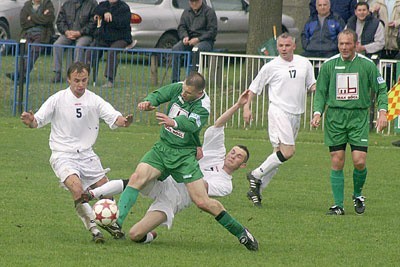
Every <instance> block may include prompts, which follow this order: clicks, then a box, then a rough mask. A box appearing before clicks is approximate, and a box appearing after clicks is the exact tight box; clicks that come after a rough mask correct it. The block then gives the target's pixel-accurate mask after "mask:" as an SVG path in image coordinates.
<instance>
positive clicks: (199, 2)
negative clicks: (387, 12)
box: [172, 0, 218, 82]
mask: <svg viewBox="0 0 400 267" xmlns="http://www.w3.org/2000/svg"><path fill="white" fill-rule="evenodd" d="M189 6H190V8H189V9H185V10H184V11H183V13H182V16H181V20H180V22H179V25H178V35H179V40H180V41H179V42H178V43H177V44H175V45H174V46H173V47H172V50H173V51H192V50H193V48H197V49H198V51H212V49H213V47H214V42H215V38H216V36H217V29H218V23H217V15H216V14H215V11H214V10H213V9H212V8H210V7H209V6H207V4H206V3H203V0H189ZM197 57H198V53H196V56H195V58H193V62H194V64H196V62H198V58H197ZM178 58H179V57H178V56H175V57H174V64H173V69H172V82H177V81H180V77H179V68H180V60H178Z"/></svg>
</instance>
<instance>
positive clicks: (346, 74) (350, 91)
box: [314, 53, 388, 114]
mask: <svg viewBox="0 0 400 267" xmlns="http://www.w3.org/2000/svg"><path fill="white" fill-rule="evenodd" d="M371 92H374V93H375V94H376V95H377V104H378V110H381V109H384V110H387V105H388V98H387V87H386V82H385V80H384V79H383V78H382V76H381V75H380V73H379V71H378V69H377V67H376V65H375V64H374V63H373V62H372V61H371V60H370V59H368V58H367V57H365V56H363V55H360V54H357V53H356V55H355V57H354V59H353V60H351V61H344V60H343V59H342V57H341V56H340V54H338V55H336V56H333V57H331V58H329V59H328V60H327V61H325V62H324V64H322V67H321V70H320V72H319V75H318V79H317V89H316V93H315V98H314V112H319V113H321V114H322V112H323V111H324V110H325V106H328V107H332V108H343V109H367V108H369V107H370V106H371V103H372V101H371Z"/></svg>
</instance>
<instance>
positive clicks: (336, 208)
mask: <svg viewBox="0 0 400 267" xmlns="http://www.w3.org/2000/svg"><path fill="white" fill-rule="evenodd" d="M326 215H344V209H343V208H341V207H339V206H336V205H334V206H332V207H330V208H329V210H328V212H327V213H326Z"/></svg>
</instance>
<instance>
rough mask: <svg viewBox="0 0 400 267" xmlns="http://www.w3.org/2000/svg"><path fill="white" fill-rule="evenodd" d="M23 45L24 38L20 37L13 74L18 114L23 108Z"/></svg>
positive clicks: (24, 42)
mask: <svg viewBox="0 0 400 267" xmlns="http://www.w3.org/2000/svg"><path fill="white" fill-rule="evenodd" d="M25 45H26V39H21V40H20V41H19V53H18V55H17V57H19V60H18V70H17V73H16V74H14V77H17V78H18V107H17V109H18V111H19V114H22V112H23V111H24V110H23V104H22V103H23V101H24V77H25V73H24V64H25V63H24V61H25Z"/></svg>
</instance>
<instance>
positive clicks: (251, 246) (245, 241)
mask: <svg viewBox="0 0 400 267" xmlns="http://www.w3.org/2000/svg"><path fill="white" fill-rule="evenodd" d="M239 242H240V244H242V245H244V246H245V247H246V248H247V249H248V250H252V251H257V250H258V242H257V240H256V239H255V238H254V236H253V235H252V234H251V233H250V232H249V230H247V228H244V232H243V233H242V235H241V236H240V237H239Z"/></svg>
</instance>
